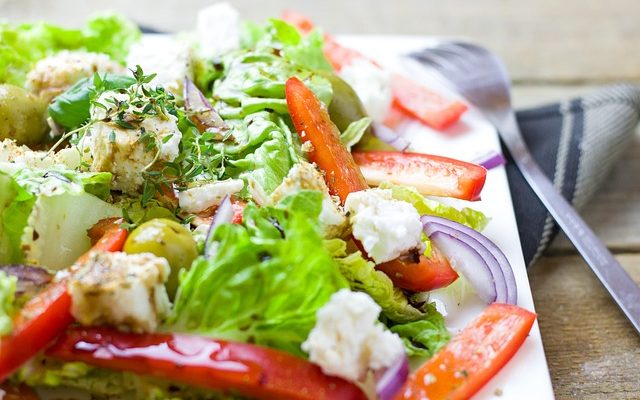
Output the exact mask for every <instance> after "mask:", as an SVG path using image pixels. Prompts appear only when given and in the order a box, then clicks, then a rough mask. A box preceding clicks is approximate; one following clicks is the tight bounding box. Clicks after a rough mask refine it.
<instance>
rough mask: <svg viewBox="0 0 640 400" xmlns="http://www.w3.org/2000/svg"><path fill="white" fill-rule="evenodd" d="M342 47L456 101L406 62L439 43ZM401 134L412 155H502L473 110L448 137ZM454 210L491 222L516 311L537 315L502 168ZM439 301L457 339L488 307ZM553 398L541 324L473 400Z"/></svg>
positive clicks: (370, 40) (396, 39)
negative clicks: (476, 196) (514, 289)
mask: <svg viewBox="0 0 640 400" xmlns="http://www.w3.org/2000/svg"><path fill="white" fill-rule="evenodd" d="M338 41H339V42H340V43H342V44H344V45H346V46H348V47H351V48H354V49H358V50H359V51H361V52H362V53H364V54H366V55H367V56H369V57H371V58H372V59H374V60H375V61H376V62H378V63H379V64H381V65H383V66H385V67H386V68H387V69H389V70H390V71H394V72H399V73H402V74H404V75H405V76H408V77H411V78H412V79H414V80H416V81H417V82H421V83H423V84H425V85H427V86H428V87H430V88H433V89H435V90H436V91H438V92H440V93H443V94H447V95H448V96H450V97H452V98H456V97H457V95H456V94H455V93H451V92H450V91H449V90H448V89H446V88H445V87H444V86H442V84H441V83H440V82H439V81H438V80H437V79H435V78H434V77H433V76H432V75H430V73H429V72H428V71H427V70H426V69H425V68H423V67H421V66H420V65H419V64H418V63H417V62H415V61H412V60H408V59H406V58H404V57H402V56H403V55H406V54H408V53H410V52H412V51H418V50H422V49H424V48H427V47H430V46H434V45H435V44H437V43H438V40H437V39H434V38H427V37H416V36H371V35H366V36H364V35H363V36H349V35H346V36H338ZM399 130H400V131H401V133H402V134H403V135H404V136H405V137H406V138H407V139H409V140H410V142H411V147H410V148H409V150H410V151H416V152H422V153H430V154H438V155H443V156H449V157H453V158H458V159H461V160H465V161H473V160H475V159H477V158H478V157H479V156H481V155H483V154H486V153H487V152H489V151H497V152H500V151H501V150H500V142H499V139H498V134H497V132H496V130H495V128H494V127H493V126H492V125H491V124H489V122H487V121H486V120H485V119H484V118H483V117H482V115H480V113H479V112H478V111H476V110H474V109H473V108H471V107H470V109H469V111H467V112H466V113H465V114H463V116H462V118H461V120H460V121H459V122H457V123H456V124H455V125H454V126H452V127H451V128H449V129H447V130H445V131H444V132H438V131H435V130H433V129H430V128H428V127H426V126H424V125H422V124H420V123H418V122H411V123H408V124H405V125H403V126H402V127H400V128H399ZM455 205H458V206H465V205H466V206H470V207H473V208H475V209H478V210H481V211H483V212H484V213H486V214H487V215H488V216H489V217H490V218H491V222H490V223H489V225H488V226H487V228H486V230H485V231H484V232H483V233H484V234H485V235H486V236H488V237H489V238H490V239H491V240H493V241H494V242H495V243H496V244H497V245H498V246H499V247H500V248H501V249H502V251H504V253H505V254H506V256H507V258H508V259H509V262H510V263H511V266H512V267H513V271H514V274H515V277H516V283H517V286H518V305H519V306H521V307H524V308H526V309H528V310H531V311H534V306H533V298H532V297H531V288H530V286H529V279H528V277H527V270H526V268H525V265H524V260H523V257H522V248H521V247H520V240H519V236H518V228H517V225H516V219H515V215H514V212H513V204H512V202H511V193H510V192H509V183H508V181H507V175H506V172H505V169H504V167H498V168H494V169H492V170H490V171H489V172H488V174H487V181H486V184H485V187H484V189H483V191H482V200H481V201H478V202H474V203H468V202H463V201H459V202H455ZM436 297H437V296H436ZM441 299H442V300H443V301H445V303H446V307H445V308H446V311H447V315H446V316H445V320H446V323H447V327H449V329H451V330H452V333H453V334H455V333H456V331H459V330H460V329H462V328H463V327H464V326H465V325H466V324H467V323H468V322H469V321H470V320H472V319H473V318H474V317H475V316H477V315H478V314H479V313H480V312H481V310H482V309H483V307H484V305H482V304H481V303H480V302H479V301H478V299H477V298H476V297H475V295H474V294H473V293H472V292H471V291H469V290H462V291H460V293H457V295H456V296H455V298H453V299H452V298H451V296H447V298H445V297H444V296H442V297H441ZM553 398H554V395H553V390H552V387H551V380H550V377H549V370H548V368H547V362H546V359H545V356H544V349H543V347H542V339H541V337H540V329H539V327H538V323H537V321H536V323H535V324H534V325H533V328H532V329H531V333H530V335H529V337H528V338H527V339H526V341H525V342H524V344H523V346H522V348H520V350H519V351H518V353H517V354H516V355H515V356H514V357H513V359H512V360H511V361H510V362H509V363H508V364H507V365H506V366H505V367H504V368H503V369H502V371H500V373H499V374H498V375H497V376H496V377H495V378H493V379H492V380H491V381H490V382H489V383H488V384H487V385H486V386H485V387H484V388H483V389H482V390H481V391H480V392H479V393H478V394H477V395H476V396H474V399H482V400H485V399H501V400H512V399H513V400H516V399H517V400H522V399H537V400H546V399H553Z"/></svg>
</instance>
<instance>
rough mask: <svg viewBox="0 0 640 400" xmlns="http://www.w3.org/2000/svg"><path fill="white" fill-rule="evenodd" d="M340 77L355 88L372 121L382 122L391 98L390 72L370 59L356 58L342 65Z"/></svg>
mask: <svg viewBox="0 0 640 400" xmlns="http://www.w3.org/2000/svg"><path fill="white" fill-rule="evenodd" d="M340 77H341V78H342V79H344V80H345V81H346V82H347V83H348V84H349V85H351V87H352V88H353V90H355V92H356V94H357V95H358V97H359V98H360V100H361V101H362V104H363V105H364V109H365V110H366V111H367V114H369V116H370V117H371V118H372V119H373V120H374V121H376V122H382V121H383V120H384V117H385V116H386V115H387V113H388V112H389V108H390V107H391V100H392V98H393V95H392V93H391V74H389V72H387V71H385V70H384V69H382V68H380V67H378V66H377V65H375V64H373V63H372V62H371V61H368V60H363V59H358V60H354V61H353V62H352V63H351V64H349V65H345V66H344V67H342V69H341V70H340Z"/></svg>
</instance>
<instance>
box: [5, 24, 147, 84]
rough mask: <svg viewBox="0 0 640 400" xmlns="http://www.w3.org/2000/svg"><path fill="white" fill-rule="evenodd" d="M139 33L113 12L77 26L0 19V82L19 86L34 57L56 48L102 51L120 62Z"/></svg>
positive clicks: (31, 65) (42, 56) (33, 62)
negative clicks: (69, 27) (12, 22)
mask: <svg viewBox="0 0 640 400" xmlns="http://www.w3.org/2000/svg"><path fill="white" fill-rule="evenodd" d="M140 36H141V33H140V30H139V29H138V27H137V26H136V25H135V24H134V23H133V22H131V21H130V20H128V19H126V18H124V17H122V16H120V15H118V14H113V13H105V14H99V15H96V16H94V17H93V18H91V19H90V20H89V21H87V23H86V24H85V26H84V27H82V28H80V29H66V28H61V27H58V26H55V25H51V24H47V23H43V22H38V23H33V24H9V23H0V83H11V84H14V85H18V86H23V85H24V83H25V79H26V75H27V73H28V72H29V70H30V69H31V68H32V67H33V65H34V64H35V63H36V62H37V61H38V60H40V59H42V58H45V57H47V56H48V55H51V54H55V53H56V52H58V51H60V50H85V51H91V52H99V53H105V54H108V55H109V56H111V57H112V58H113V59H114V60H116V61H120V62H124V59H125V58H126V56H127V53H128V52H129V48H130V46H131V44H132V43H134V42H135V41H137V40H139V38H140Z"/></svg>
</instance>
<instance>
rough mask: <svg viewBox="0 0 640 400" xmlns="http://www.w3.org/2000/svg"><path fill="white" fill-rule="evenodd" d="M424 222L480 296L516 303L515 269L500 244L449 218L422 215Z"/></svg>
mask: <svg viewBox="0 0 640 400" xmlns="http://www.w3.org/2000/svg"><path fill="white" fill-rule="evenodd" d="M422 223H423V225H424V230H425V233H426V234H427V236H429V238H430V239H431V240H432V241H433V242H434V244H435V245H436V247H438V249H439V250H442V252H443V253H444V254H445V255H446V256H447V258H449V259H450V260H453V261H454V263H452V264H453V267H454V269H456V270H457V271H458V272H460V273H461V274H462V275H463V276H464V277H465V278H466V279H467V280H468V281H469V282H470V283H471V284H472V285H473V287H474V288H475V290H476V292H477V293H478V295H479V296H480V298H482V299H483V300H485V301H487V302H493V301H496V302H499V303H508V304H516V302H517V300H518V292H517V286H516V281H515V276H514V274H513V269H512V268H511V265H510V264H509V260H507V257H506V256H505V255H504V253H503V252H502V251H501V250H500V249H499V248H498V246H496V245H495V244H494V243H493V242H491V241H490V240H489V239H488V238H487V237H486V236H484V235H482V234H481V233H479V232H477V231H475V230H473V229H471V228H469V227H467V226H464V225H462V224H459V223H457V222H454V221H451V220H448V219H446V218H440V217H433V216H423V217H422ZM494 293H495V294H494Z"/></svg>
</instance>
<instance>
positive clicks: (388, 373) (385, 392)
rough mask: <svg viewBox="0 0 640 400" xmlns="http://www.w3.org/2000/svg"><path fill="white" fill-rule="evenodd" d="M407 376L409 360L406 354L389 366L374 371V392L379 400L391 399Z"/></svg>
mask: <svg viewBox="0 0 640 400" xmlns="http://www.w3.org/2000/svg"><path fill="white" fill-rule="evenodd" d="M408 376H409V360H408V359H407V356H406V355H403V356H402V357H400V358H398V359H397V360H396V361H395V362H394V363H393V364H392V365H391V366H389V367H388V368H385V369H383V370H378V371H376V372H375V374H374V377H375V380H376V394H377V395H378V399H380V400H391V399H393V398H394V397H395V395H396V393H398V391H399V390H400V388H402V385H404V383H405V381H406V380H407V377H408Z"/></svg>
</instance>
